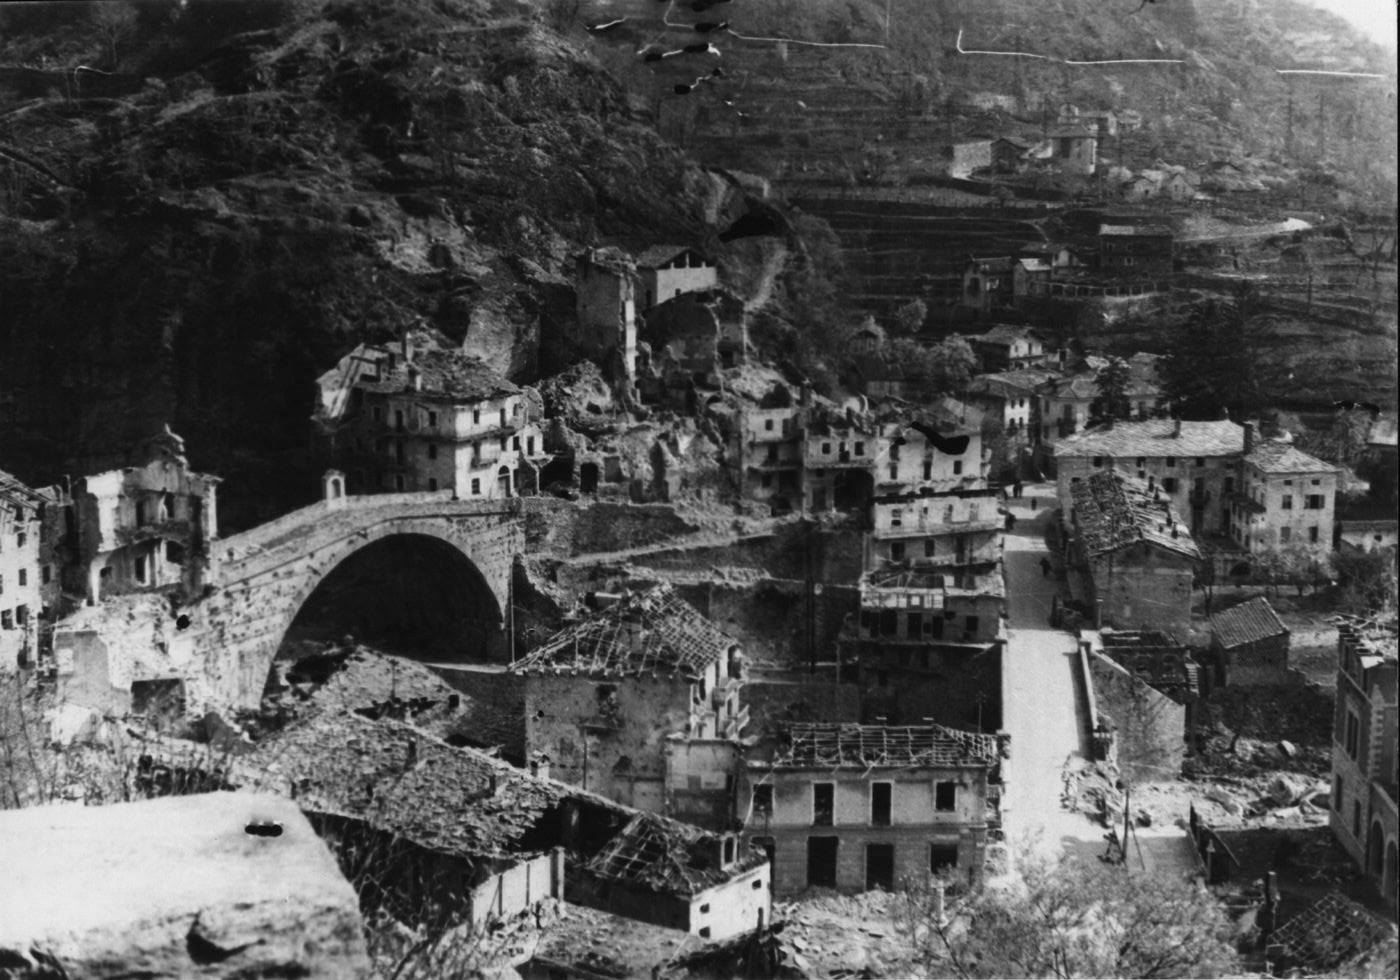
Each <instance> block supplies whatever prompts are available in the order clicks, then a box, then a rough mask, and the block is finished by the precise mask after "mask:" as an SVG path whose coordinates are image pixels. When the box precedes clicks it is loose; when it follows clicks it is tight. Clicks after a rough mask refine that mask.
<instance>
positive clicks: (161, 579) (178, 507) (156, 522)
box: [50, 426, 222, 605]
mask: <svg viewBox="0 0 1400 980" xmlns="http://www.w3.org/2000/svg"><path fill="white" fill-rule="evenodd" d="M137 457H138V459H139V462H138V463H137V464H136V465H135V466H128V467H125V468H123V469H119V470H109V471H107V472H105V473H96V474H93V475H91V476H86V477H83V478H82V479H79V480H75V481H74V482H73V484H72V488H71V490H70V492H69V493H68V494H66V495H65V496H64V497H63V498H62V499H61V500H58V501H56V504H55V506H56V507H57V508H58V510H59V512H60V513H56V514H55V523H54V524H53V525H50V526H51V527H57V528H61V529H62V536H61V539H60V540H59V541H57V542H55V544H54V548H55V553H56V555H57V556H58V557H59V559H60V560H61V561H62V563H63V565H64V580H65V582H64V584H65V588H66V589H68V590H70V591H72V592H74V593H77V594H82V595H84V596H85V597H86V600H87V603H88V604H89V605H93V604H96V603H98V602H100V601H101V600H102V599H103V597H105V596H110V595H121V594H126V593H132V592H149V591H158V590H170V589H179V590H182V591H183V592H184V594H185V595H187V596H195V595H198V594H199V593H200V592H201V591H202V590H203V588H204V586H205V583H206V581H207V580H209V579H210V578H212V577H213V568H212V564H213V552H212V548H211V546H212V544H213V542H214V540H215V539H216V538H217V537H218V528H219V523H218V498H217V492H216V491H217V488H218V485H219V483H220V482H222V481H221V479H220V478H219V477H217V476H209V475H206V474H203V473H196V472H194V471H193V470H192V469H190V465H189V460H188V459H186V458H185V442H184V440H183V439H181V438H180V437H179V436H177V435H175V434H174V433H172V432H171V431H170V429H169V427H168V426H167V427H166V429H165V431H164V432H162V433H161V434H160V435H157V436H155V437H154V438H151V439H148V440H147V441H146V442H145V443H144V444H142V446H141V447H140V449H139V450H138V452H137ZM62 511H66V512H67V514H66V515H64V514H62V513H61V512H62Z"/></svg>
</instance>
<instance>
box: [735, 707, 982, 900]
mask: <svg viewBox="0 0 1400 980" xmlns="http://www.w3.org/2000/svg"><path fill="white" fill-rule="evenodd" d="M780 737H781V742H780V744H779V745H778V746H777V748H776V751H775V752H774V754H773V756H772V758H771V759H769V760H765V761H759V760H751V761H750V762H749V763H748V807H747V814H746V820H745V832H746V834H747V835H748V836H749V837H750V839H751V840H753V841H754V843H756V844H759V845H761V846H763V847H765V848H766V849H767V850H768V851H769V854H770V856H771V858H772V862H773V890H774V893H775V894H778V895H792V894H795V893H797V892H800V891H802V890H803V889H805V888H809V887H822V888H835V889H839V890H841V891H844V892H858V891H866V890H869V889H874V888H883V889H886V890H894V889H897V888H901V887H904V886H906V885H911V884H918V883H922V882H925V881H927V880H929V878H930V876H934V875H937V876H954V877H955V878H956V879H960V880H962V881H964V882H966V881H975V880H977V879H979V878H980V876H981V871H982V866H983V862H984V857H985V853H986V847H987V842H988V838H989V835H990V834H992V833H994V832H996V830H997V829H998V828H999V824H1000V816H999V809H998V801H999V799H1000V783H1001V760H1002V755H1003V751H1004V748H1005V746H1004V743H1003V740H1002V739H1001V738H999V737H998V736H995V735H977V734H973V733H970V732H963V731H957V730H955V729H950V728H944V727H942V726H939V725H909V726H900V727H892V726H886V725H833V724H802V725H793V726H791V727H790V728H789V729H787V730H786V731H785V732H784V733H783V734H782V736H780Z"/></svg>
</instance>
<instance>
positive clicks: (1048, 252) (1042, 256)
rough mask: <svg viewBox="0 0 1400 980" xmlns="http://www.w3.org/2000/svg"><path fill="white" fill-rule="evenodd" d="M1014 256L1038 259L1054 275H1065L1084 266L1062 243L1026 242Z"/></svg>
mask: <svg viewBox="0 0 1400 980" xmlns="http://www.w3.org/2000/svg"><path fill="white" fill-rule="evenodd" d="M1016 254H1017V255H1019V256H1020V257H1021V258H1026V259H1039V260H1040V261H1042V262H1044V263H1045V264H1046V265H1048V266H1050V270H1051V272H1052V273H1054V274H1060V273H1066V272H1069V271H1070V270H1071V269H1077V268H1080V267H1082V266H1083V264H1084V263H1083V262H1081V261H1080V259H1079V256H1078V255H1076V254H1075V253H1074V250H1073V249H1071V248H1070V247H1069V246H1068V245H1065V244H1063V243H1062V242H1027V243H1026V244H1025V245H1022V246H1021V248H1020V251H1018V252H1017V253H1016Z"/></svg>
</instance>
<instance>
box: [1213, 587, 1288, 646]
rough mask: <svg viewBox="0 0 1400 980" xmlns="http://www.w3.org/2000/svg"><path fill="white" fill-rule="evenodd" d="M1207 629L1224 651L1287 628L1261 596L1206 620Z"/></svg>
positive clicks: (1275, 634)
mask: <svg viewBox="0 0 1400 980" xmlns="http://www.w3.org/2000/svg"><path fill="white" fill-rule="evenodd" d="M1210 628H1211V631H1212V632H1213V633H1214V634H1215V639H1216V642H1217V643H1219V644H1220V645H1221V646H1222V647H1224V648H1225V649H1226V650H1229V649H1231V648H1232V647H1237V646H1243V645H1244V644H1246V643H1256V642H1258V641H1259V640H1267V639H1269V638H1270V637H1273V636H1279V635H1281V634H1283V633H1287V632H1288V627H1287V626H1284V625H1283V620H1281V619H1279V618H1278V613H1276V612H1274V607H1273V606H1271V605H1269V600H1268V599H1265V598H1264V597H1263V596H1258V597H1256V598H1254V599H1250V600H1249V601H1248V602H1242V603H1240V604H1239V605H1238V606H1231V607H1230V608H1229V609H1226V610H1224V611H1223V612H1218V613H1216V614H1215V615H1214V616H1212V617H1211V618H1210Z"/></svg>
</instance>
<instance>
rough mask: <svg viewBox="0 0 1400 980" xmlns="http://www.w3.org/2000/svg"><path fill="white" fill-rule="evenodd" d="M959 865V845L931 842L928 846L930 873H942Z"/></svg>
mask: <svg viewBox="0 0 1400 980" xmlns="http://www.w3.org/2000/svg"><path fill="white" fill-rule="evenodd" d="M957 866H958V845H956V844H930V845H929V848H928V870H929V874H935V875H936V874H941V873H942V872H944V871H947V870H948V869H949V868H956V867H957Z"/></svg>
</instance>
